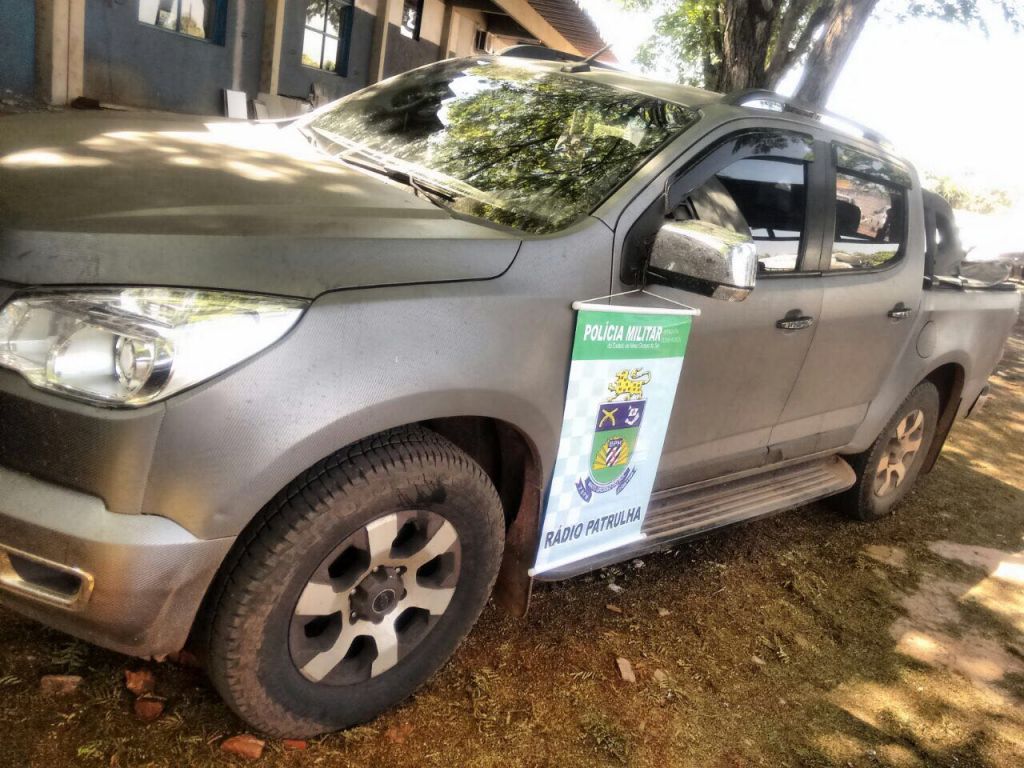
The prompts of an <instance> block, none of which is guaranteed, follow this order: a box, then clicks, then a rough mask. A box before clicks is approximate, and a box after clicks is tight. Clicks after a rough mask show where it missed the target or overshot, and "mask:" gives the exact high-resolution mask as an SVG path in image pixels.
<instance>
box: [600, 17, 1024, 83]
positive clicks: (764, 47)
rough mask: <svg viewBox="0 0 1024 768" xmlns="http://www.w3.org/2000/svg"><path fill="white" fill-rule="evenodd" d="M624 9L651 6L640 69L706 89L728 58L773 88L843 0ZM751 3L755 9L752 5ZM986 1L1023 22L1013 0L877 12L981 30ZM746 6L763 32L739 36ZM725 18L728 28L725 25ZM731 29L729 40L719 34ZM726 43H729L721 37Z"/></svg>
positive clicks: (853, 31)
mask: <svg viewBox="0 0 1024 768" xmlns="http://www.w3.org/2000/svg"><path fill="white" fill-rule="evenodd" d="M859 1H860V2H871V3H873V2H877V1H878V0H859ZM619 2H620V3H621V4H622V5H623V7H625V8H626V9H637V10H644V11H650V10H652V9H654V10H655V11H657V12H658V15H657V17H656V18H655V21H654V34H653V35H652V36H651V37H650V38H649V39H648V40H647V41H646V42H645V43H644V44H642V45H641V46H640V48H639V50H638V52H637V54H636V57H635V60H636V62H637V63H638V64H640V65H641V66H642V67H643V68H644V69H646V70H648V71H651V70H654V69H665V68H666V65H670V66H672V67H673V68H674V69H675V72H676V77H677V79H678V80H679V82H681V83H685V84H687V85H694V86H698V87H703V88H709V89H711V90H722V91H729V90H732V89H733V88H734V87H737V84H736V83H734V82H732V80H731V77H732V76H731V75H730V74H729V68H730V65H737V64H740V63H741V62H739V59H740V58H742V59H743V60H744V61H743V62H742V64H743V66H740V67H738V69H741V70H746V71H752V72H754V73H755V75H754V77H753V81H751V82H746V83H741V84H739V85H740V86H741V87H767V88H774V87H775V86H776V85H777V83H778V81H779V80H781V79H782V77H783V76H784V75H785V73H786V71H787V70H788V69H789V68H791V67H792V66H794V65H797V64H799V63H800V62H801V61H803V60H804V59H805V58H806V57H807V54H808V52H810V51H811V50H812V48H813V47H814V46H818V45H821V44H822V41H823V39H824V37H825V35H824V34H823V33H824V31H825V29H826V28H828V26H829V24H830V23H831V22H832V21H833V20H834V19H835V18H836V17H837V16H840V15H841V12H842V9H843V6H844V1H843V0H778V2H774V3H771V2H766V3H761V2H756V0H619ZM755 2H756V5H757V6H758V8H757V9H756V13H755V11H754V10H753V7H754V5H755ZM986 3H988V4H990V5H991V6H992V7H996V8H999V9H1000V10H1001V11H1002V14H1003V17H1004V19H1005V20H1006V22H1007V23H1008V24H1010V25H1012V27H1013V28H1014V29H1017V30H1019V29H1020V28H1021V26H1022V24H1024V6H1022V5H1021V3H1020V2H1019V0H917V1H915V2H911V3H909V4H906V3H901V2H896V0H889V2H886V1H885V0H883V2H881V3H880V4H879V6H878V9H877V11H876V14H877V15H878V16H880V17H882V18H885V19H886V20H887V21H891V22H893V23H898V22H902V21H906V20H907V19H910V18H929V19H940V20H943V21H947V22H951V23H957V24H964V25H969V26H976V27H977V28H979V29H980V30H982V31H984V32H987V28H986V25H985V20H984V15H983V13H982V12H983V10H984V9H985V6H986ZM751 14H753V15H756V16H758V17H759V19H760V18H763V19H765V20H766V22H767V23H768V24H769V25H770V34H768V35H763V36H760V37H757V38H756V39H750V38H742V37H739V36H738V35H740V34H741V33H740V32H738V31H737V28H738V27H740V26H741V25H740V24H739V23H738V22H737V21H736V19H743V18H744V17H749V16H750V15H751ZM727 20H732V21H731V24H732V27H733V28H732V29H728V30H727V29H726V27H727V25H728V23H729V22H727ZM842 34H844V35H852V36H853V37H854V38H856V36H858V35H859V34H860V28H859V27H856V26H849V25H848V26H845V27H844V28H843V31H842ZM727 35H732V36H733V37H732V38H731V40H728V41H727V40H726V37H727ZM727 43H731V45H729V44H727ZM729 50H732V51H734V53H733V56H734V58H735V59H736V60H735V61H725V60H724V58H725V56H726V54H725V53H723V52H724V51H729Z"/></svg>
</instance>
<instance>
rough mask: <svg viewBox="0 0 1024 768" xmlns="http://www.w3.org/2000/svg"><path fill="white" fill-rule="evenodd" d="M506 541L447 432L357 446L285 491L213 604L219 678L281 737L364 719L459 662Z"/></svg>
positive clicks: (491, 491) (493, 503) (491, 501)
mask: <svg viewBox="0 0 1024 768" xmlns="http://www.w3.org/2000/svg"><path fill="white" fill-rule="evenodd" d="M394 531H396V532H397V533H395V534H394V535H392V533H393V532H394ZM453 532H454V533H453ZM504 536H505V521H504V514H503V512H502V506H501V502H500V500H499V498H498V494H497V491H496V490H495V488H494V485H493V484H492V483H491V481H490V479H489V478H488V477H487V475H486V474H485V473H484V471H483V469H481V467H480V466H479V465H478V464H477V463H476V462H474V461H473V460H472V459H471V458H470V457H469V456H468V455H466V454H465V453H464V452H462V451H461V450H460V449H458V448H457V447H455V446H454V445H453V444H452V443H450V442H449V441H447V440H445V439H444V438H442V437H441V436H440V435H437V434H436V433H434V432H430V431H428V430H426V429H421V428H411V429H401V430H392V431H389V432H385V433H382V434H380V435H377V436H375V437H373V438H369V439H367V440H364V441H362V442H360V443H357V444H355V445H353V446H350V447H349V448H346V449H344V450H343V451H341V452H339V453H337V454H335V455H334V456H332V457H330V458H328V459H326V460H324V461H322V462H320V463H319V464H317V465H316V466H314V467H312V468H311V469H310V470H308V471H307V472H306V473H305V474H304V475H303V476H301V477H300V478H298V479H296V480H295V481H293V482H292V483H291V484H290V485H289V486H288V487H287V488H285V489H284V490H283V491H282V492H281V493H279V494H278V495H277V497H276V498H275V499H274V500H273V501H272V502H271V503H270V504H268V505H267V507H266V508H265V509H264V510H263V511H262V512H261V513H260V516H259V518H258V519H257V520H256V521H255V522H254V524H253V525H252V526H251V529H250V530H249V531H247V533H246V534H244V537H245V540H244V541H242V540H241V539H240V541H239V543H238V544H236V548H235V550H234V551H233V557H232V558H231V560H230V562H229V563H228V564H227V565H226V567H225V568H224V569H223V572H222V574H221V577H220V578H219V580H218V584H217V586H216V587H215V591H214V592H213V593H211V594H212V599H211V600H210V602H209V605H210V615H209V618H208V619H207V628H206V630H205V632H204V634H205V648H204V649H203V651H204V656H205V659H206V667H207V671H208V673H209V675H210V678H211V680H212V681H213V684H214V686H215V687H216V688H217V690H218V691H219V692H220V694H221V696H222V697H223V698H224V700H225V701H226V702H227V703H228V705H229V706H230V707H231V708H232V709H233V710H234V711H235V712H236V713H237V714H238V715H239V716H240V717H241V718H242V719H243V720H245V721H246V722H248V723H249V724H251V725H252V726H254V727H255V728H257V729H259V730H260V731H263V732H264V733H266V734H269V735H272V736H278V737H293V738H300V737H309V736H313V735H317V734H321V733H325V732H329V731H336V730H340V729H343V728H347V727H349V726H352V725H356V724H358V723H361V722H365V721H367V720H369V719H371V718H373V717H375V716H376V715H378V714H380V713H381V712H383V711H384V710H386V709H388V708H390V707H392V706H394V705H395V704H397V703H398V702H400V701H402V700H403V699H405V698H406V697H407V696H409V695H410V694H412V693H413V691H415V690H416V689H417V688H419V687H420V685H422V684H423V683H424V682H425V681H426V680H427V679H428V678H430V677H431V675H433V674H434V672H436V671H437V670H438V669H439V668H440V667H441V666H442V665H443V664H444V663H445V662H446V661H447V660H448V658H449V657H450V656H451V655H452V654H453V653H454V652H455V649H456V648H457V647H458V645H459V644H460V643H461V642H462V640H463V638H464V637H465V636H466V634H467V633H468V632H469V630H470V629H471V628H472V626H473V624H474V623H475V622H476V620H477V618H478V616H479V615H480V612H481V611H482V610H483V607H484V605H485V604H486V602H487V599H488V596H489V595H490V592H491V588H492V587H493V585H494V580H495V578H496V576H497V573H498V566H499V564H500V561H501V554H502V548H503V546H504ZM389 537H390V539H389ZM388 540H390V545H388V544H386V542H387V541H388ZM443 547H447V548H446V549H443ZM435 552H436V553H438V554H436V555H435ZM428 557H430V558H432V559H430V560H429V561H427V560H425V558H428ZM403 558H404V559H403ZM374 563H382V564H378V565H376V566H375V565H374ZM401 563H405V564H407V565H408V568H406V567H405V566H404V565H401ZM396 564H397V565H396ZM453 574H454V576H453ZM325 584H326V585H327V587H325V586H324V585H325ZM334 609H337V610H334ZM378 622H379V623H378ZM310 627H312V630H311V629H310ZM360 632H362V633H364V634H360ZM342 646H344V647H342ZM345 648H347V649H348V650H347V652H346V655H344V657H342V658H341V659H340V661H337V662H336V659H338V658H339V656H340V654H341V653H342V652H343V651H345Z"/></svg>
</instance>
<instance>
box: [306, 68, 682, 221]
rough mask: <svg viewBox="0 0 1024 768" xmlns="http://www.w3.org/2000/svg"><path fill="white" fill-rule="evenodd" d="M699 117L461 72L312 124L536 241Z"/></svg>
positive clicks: (342, 108)
mask: <svg viewBox="0 0 1024 768" xmlns="http://www.w3.org/2000/svg"><path fill="white" fill-rule="evenodd" d="M696 117H697V115H696V113H695V112H694V111H693V110H691V109H688V108H686V107H682V106H678V105H675V104H669V103H666V102H663V101H660V100H659V99H655V98H652V97H649V96H644V95H641V94H637V93H633V92H629V91H624V90H619V89H616V88H612V87H610V86H607V85H603V84H601V83H598V82H593V81H587V80H583V79H581V78H577V77H573V76H571V75H565V74H561V73H557V72H551V71H550V70H547V69H544V70H537V69H533V68H531V67H528V66H505V65H497V64H491V63H486V62H483V63H481V62H477V61H472V62H466V61H462V62H448V63H443V64H439V65H436V66H434V67H430V68H427V69H421V70H417V71H414V72H410V73H408V74H407V75H404V76H402V77H400V78H398V79H396V80H395V81H393V82H390V83H385V84H383V85H381V86H378V87H376V88H371V89H368V90H367V91H364V92H362V93H360V94H357V95H356V96H353V97H350V98H349V99H346V100H344V101H343V102H342V103H341V104H340V105H339V106H338V108H337V109H335V110H333V111H332V112H330V113H328V114H326V115H324V116H323V117H321V118H320V119H319V120H318V121H317V122H316V123H315V125H316V127H318V128H322V129H325V130H328V131H331V132H332V133H335V134H338V135H340V136H343V137H344V138H345V139H347V140H349V141H352V142H356V143H358V144H360V145H364V146H365V147H366V148H367V149H369V150H371V151H373V152H375V153H381V154H382V155H386V156H388V158H390V159H392V160H397V161H399V162H400V166H401V167H402V168H403V169H404V170H408V171H410V172H413V173H416V172H425V173H426V174H427V175H428V177H429V178H431V179H432V180H435V181H439V182H442V183H443V182H444V181H445V180H449V181H451V182H452V183H451V184H450V186H451V188H452V189H453V191H454V192H456V194H457V195H465V197H464V198H462V199H458V200H457V201H456V203H455V206H456V208H457V209H459V210H461V211H463V212H465V213H470V214H472V215H476V216H481V217H484V218H487V219H489V220H491V221H494V222H496V223H500V224H504V225H507V226H511V227H515V228H518V229H524V230H527V231H531V232H537V233H541V232H550V231H554V230H557V229H560V228H562V227H565V226H567V225H568V224H569V223H571V222H572V221H574V220H576V219H577V218H579V217H580V216H581V215H584V214H586V213H589V212H590V210H592V209H593V207H594V206H595V205H597V204H598V203H599V202H600V201H601V200H602V199H603V198H604V197H605V196H606V195H608V194H609V193H610V192H611V191H612V190H613V189H614V188H615V187H617V186H618V185H619V184H620V183H621V182H622V181H624V180H625V179H626V178H627V177H628V176H629V174H630V173H631V172H632V171H633V170H634V169H635V168H636V167H637V166H638V165H639V164H640V162H641V161H642V160H644V159H645V158H646V157H647V156H648V155H650V154H651V153H652V152H653V151H654V150H656V149H657V148H658V147H659V146H661V145H662V144H663V143H664V142H665V141H666V140H667V139H669V138H671V137H672V136H674V135H675V134H677V133H678V132H680V131H681V130H683V129H684V128H686V127H687V126H688V125H690V124H692V123H693V122H694V121H695V120H696ZM460 182H461V183H460ZM466 185H468V187H467V186H466ZM470 188H471V189H470Z"/></svg>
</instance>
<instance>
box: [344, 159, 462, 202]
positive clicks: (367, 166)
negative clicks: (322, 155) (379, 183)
mask: <svg viewBox="0 0 1024 768" xmlns="http://www.w3.org/2000/svg"><path fill="white" fill-rule="evenodd" d="M353 152H358V150H350V151H348V152H341V153H339V154H338V155H336V157H337V159H339V160H341V161H342V162H343V163H346V164H348V165H353V166H355V167H357V168H362V169H364V170H367V171H372V172H373V173H379V174H380V175H381V176H384V177H386V178H388V179H390V180H391V181H397V182H398V183H399V184H405V185H406V186H408V187H412V188H413V189H414V190H416V191H417V192H419V193H420V194H422V195H423V196H424V197H426V198H428V199H431V200H434V201H435V202H436V200H435V198H436V199H440V200H443V201H445V202H448V203H453V202H455V200H456V199H457V198H458V197H459V195H457V194H455V193H454V192H452V191H451V190H450V189H446V188H445V187H443V186H441V185H440V184H435V183H434V182H431V181H428V180H426V179H424V178H421V177H420V176H417V175H415V174H413V173H410V172H409V171H405V170H402V169H401V168H395V167H393V166H390V165H385V164H384V163H378V162H375V161H373V160H367V159H363V158H361V157H360V158H356V157H352V154H353Z"/></svg>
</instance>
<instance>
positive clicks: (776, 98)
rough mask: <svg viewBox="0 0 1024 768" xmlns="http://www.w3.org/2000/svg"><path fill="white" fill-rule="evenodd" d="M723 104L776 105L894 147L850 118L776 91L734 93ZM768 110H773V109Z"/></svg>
mask: <svg viewBox="0 0 1024 768" xmlns="http://www.w3.org/2000/svg"><path fill="white" fill-rule="evenodd" d="M722 102H723V103H725V104H731V105H733V106H734V107H745V106H750V105H751V102H761V103H764V104H774V105H776V108H777V109H778V111H780V112H793V113H794V114H797V115H803V116H804V117H809V118H811V119H812V120H818V121H819V122H820V121H822V120H823V119H827V120H833V121H835V122H837V123H840V124H841V125H845V126H849V127H850V128H853V129H854V130H855V131H857V132H858V133H860V134H861V136H863V137H864V138H865V139H867V140H868V141H873V142H875V143H876V144H883V145H886V146H892V142H891V141H889V140H888V139H887V138H885V136H883V135H882V134H880V133H879V132H878V131H876V130H874V129H873V128H868V127H867V126H866V125H861V124H860V123H858V122H856V121H855V120H851V119H850V118H848V117H843V116H842V115H837V114H835V113H834V112H829V111H828V110H826V109H820V108H819V107H812V106H810V105H809V104H804V103H802V102H800V101H797V100H795V99H791V98H787V97H786V96H783V95H782V94H779V93H776V92H775V91H769V90H767V89H765V88H747V89H745V90H742V91H733V92H732V93H729V94H726V95H725V96H724V97H723V98H722ZM768 108H769V109H771V107H768Z"/></svg>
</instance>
